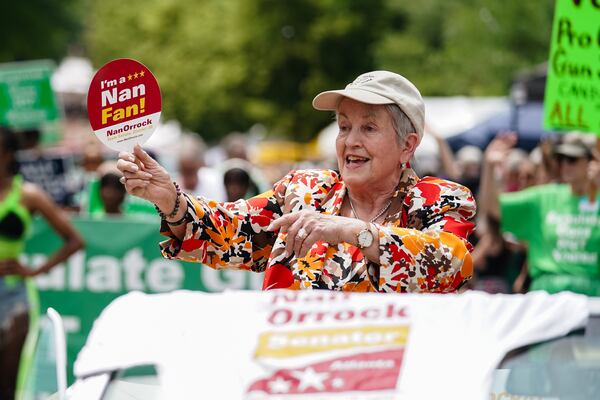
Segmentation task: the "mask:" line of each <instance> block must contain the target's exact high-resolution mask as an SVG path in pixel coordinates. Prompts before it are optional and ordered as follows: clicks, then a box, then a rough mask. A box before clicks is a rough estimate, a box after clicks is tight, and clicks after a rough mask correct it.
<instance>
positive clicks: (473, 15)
mask: <svg viewBox="0 0 600 400" xmlns="http://www.w3.org/2000/svg"><path fill="white" fill-rule="evenodd" d="M554 1H555V0H536V1H520V0H512V1H494V0H461V1H439V0H420V1H414V2H408V1H403V0H387V2H386V7H388V8H389V9H390V11H391V12H392V13H393V14H394V15H396V19H398V20H401V21H407V22H408V23H407V24H403V25H401V26H391V27H390V28H389V34H387V35H386V36H385V37H384V39H383V40H382V41H381V42H380V43H378V44H377V50H376V63H377V65H378V66H380V67H381V68H384V69H391V70H395V71H399V72H401V73H402V74H404V75H406V76H407V77H409V78H410V79H411V80H413V81H414V82H415V84H416V85H417V86H418V87H419V89H420V90H421V91H422V93H423V94H425V95H440V96H442V95H475V96H485V95H504V94H506V93H507V90H508V88H509V84H510V81H511V77H512V75H513V74H514V73H515V72H517V71H518V70H521V69H523V68H526V67H530V66H532V65H535V64H538V63H541V62H544V61H545V60H546V59H547V57H548V49H549V41H550V33H551V28H552V17H553V12H554Z"/></svg>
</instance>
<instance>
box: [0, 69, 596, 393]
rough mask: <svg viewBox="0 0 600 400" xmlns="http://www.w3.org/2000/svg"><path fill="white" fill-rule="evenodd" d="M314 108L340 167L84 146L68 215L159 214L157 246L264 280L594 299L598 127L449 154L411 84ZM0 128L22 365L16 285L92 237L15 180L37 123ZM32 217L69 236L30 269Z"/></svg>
mask: <svg viewBox="0 0 600 400" xmlns="http://www.w3.org/2000/svg"><path fill="white" fill-rule="evenodd" d="M361 90H362V91H361ZM365 93H367V94H365ZM377 96H379V97H377ZM313 105H314V106H315V108H317V109H319V110H329V111H333V112H335V114H336V119H337V121H338V125H339V134H338V139H337V142H336V149H337V160H322V163H321V164H319V163H315V162H314V161H312V162H311V164H310V165H308V166H309V167H311V168H312V169H306V167H307V164H303V165H302V168H298V169H293V170H292V171H290V172H288V173H286V172H287V171H286V172H282V173H281V174H280V175H279V176H273V173H272V171H273V169H272V168H271V169H270V170H269V171H265V170H264V169H263V166H259V165H257V163H255V162H253V160H252V157H251V156H250V155H249V154H248V145H247V143H246V142H245V137H244V135H241V134H239V133H235V134H231V135H229V136H227V137H226V138H225V139H224V140H223V141H222V142H221V144H220V145H219V147H218V148H219V149H220V151H219V152H218V153H219V154H220V157H217V158H218V159H219V161H218V162H214V161H213V164H212V165H209V163H208V162H207V157H206V154H207V146H206V144H205V143H204V141H203V140H202V139H201V137H200V136H199V135H196V134H185V135H183V136H182V137H181V138H180V139H179V141H178V144H179V152H178V155H177V160H176V163H174V164H173V165H174V170H173V171H167V170H166V169H164V168H163V167H162V166H161V164H160V163H161V154H160V152H157V153H153V152H150V151H144V150H143V149H141V148H139V147H138V148H136V150H135V152H134V153H131V154H130V153H122V154H121V155H120V156H119V157H118V158H117V157H116V155H111V153H107V152H105V151H104V150H103V149H102V148H101V147H100V144H99V143H90V144H89V145H88V146H85V147H84V148H83V149H82V150H81V154H80V155H79V158H78V159H77V165H76V168H75V171H76V173H75V175H74V176H75V177H76V179H74V180H73V181H74V182H75V183H76V186H77V188H78V190H77V193H75V196H74V198H73V200H72V201H70V202H65V204H62V208H63V209H64V210H65V211H68V212H70V213H76V214H79V215H81V216H89V217H90V218H98V219H103V218H110V217H114V216H127V217H132V218H133V217H135V218H148V219H153V220H156V219H157V217H158V216H160V217H161V218H162V225H161V233H163V234H164V235H166V236H167V237H168V240H167V241H166V242H164V243H162V244H161V249H162V251H163V255H165V256H166V257H171V258H180V259H184V260H188V261H197V262H201V263H203V264H206V265H209V266H212V267H214V268H224V267H228V268H237V269H247V270H251V271H255V272H265V281H264V282H265V283H264V287H265V288H266V289H269V288H295V289H298V288H318V289H334V290H354V291H400V292H431V291H434V292H452V291H457V290H461V291H462V290H468V289H474V290H483V291H486V292H489V293H524V292H527V291H529V290H546V291H549V292H551V293H554V292H559V291H562V290H571V291H574V292H577V293H583V294H587V295H591V296H600V268H599V266H600V261H599V260H598V253H599V252H598V249H599V248H600V211H599V206H598V204H599V199H598V196H597V195H598V187H600V164H599V161H598V155H597V153H596V150H595V147H596V141H595V137H594V136H593V135H589V134H581V133H570V134H567V135H556V136H555V137H551V138H548V139H545V140H544V141H542V142H541V143H540V144H539V146H538V147H537V148H535V149H534V150H533V151H531V152H529V153H528V152H526V151H524V150H522V149H519V148H516V147H515V145H516V142H517V140H516V139H517V135H518V132H502V133H499V135H498V136H497V137H496V138H495V139H493V140H492V141H491V142H490V143H489V145H488V146H487V148H485V149H480V148H478V147H475V146H465V147H463V148H461V149H458V150H457V151H456V152H454V151H453V150H452V149H451V148H450V146H449V145H448V143H447V142H446V141H445V139H444V138H443V137H442V136H440V135H439V134H437V133H436V132H433V131H432V130H431V129H429V128H428V127H427V126H425V119H424V109H423V102H422V99H421V97H420V94H419V93H418V90H417V89H416V88H414V86H413V85H412V84H411V83H410V82H408V81H407V80H406V79H405V78H403V77H401V76H399V75H396V74H391V73H387V72H381V71H377V72H372V73H368V74H365V75H363V76H360V77H359V78H357V80H356V81H354V82H353V83H351V84H350V85H348V87H346V89H344V90H339V91H329V92H324V93H321V94H320V95H319V96H317V97H316V98H315V101H314V103H313ZM424 134H425V135H432V136H433V137H434V138H435V139H436V141H437V144H438V149H439V151H438V159H437V160H435V162H433V163H431V164H428V163H427V162H418V161H415V159H414V158H413V155H414V151H415V149H416V147H417V146H418V145H419V142H420V140H421V138H422V136H423V135H424ZM1 136H2V137H1V140H0V161H1V162H0V185H1V186H0V197H1V198H0V252H3V253H2V254H0V259H1V261H0V300H1V301H0V311H1V312H2V313H1V314H0V323H1V328H2V330H1V331H0V362H1V363H2V365H3V368H5V366H6V368H7V369H6V370H11V371H16V367H15V365H16V364H14V361H15V355H14V354H13V353H14V352H11V351H8V350H7V349H8V348H9V347H10V349H16V348H18V347H19V346H20V343H22V341H23V340H24V335H25V333H26V328H25V326H26V322H25V321H26V319H27V307H26V296H25V291H26V288H25V285H26V280H23V279H21V278H23V277H27V276H31V275H36V274H39V273H44V272H47V271H48V270H49V269H50V268H52V267H53V266H54V265H56V264H58V263H60V262H62V261H64V260H65V259H66V258H68V257H69V256H70V255H71V254H73V253H74V252H75V251H77V250H78V249H80V248H81V247H82V246H83V245H84V244H83V241H82V239H81V237H80V236H79V234H78V233H77V232H76V230H75V229H74V228H73V226H72V225H71V224H69V223H68V222H67V219H66V217H65V216H64V214H63V213H61V212H60V207H59V205H57V204H55V202H54V201H52V199H51V198H50V196H48V195H47V194H45V193H44V191H43V190H41V189H40V188H39V187H38V186H35V185H32V184H30V183H27V182H22V179H21V178H20V176H19V174H18V173H17V172H18V170H17V169H16V165H17V163H16V160H17V158H18V156H17V155H18V154H19V151H20V152H25V153H31V152H33V153H36V154H39V155H40V156H41V155H43V153H44V150H42V148H41V146H40V144H39V139H40V137H39V132H36V131H35V130H30V131H22V132H15V131H11V130H10V129H8V128H2V130H1ZM212 159H213V160H214V157H212ZM336 163H337V168H333V169H326V168H324V166H326V165H327V166H329V165H332V164H336ZM140 165H141V166H142V167H140ZM415 171H416V172H415ZM435 176H438V177H439V178H436V177H435ZM267 177H269V178H267ZM342 177H343V179H342ZM173 182H177V183H178V184H177V185H174V184H173ZM476 203H477V214H476V211H475V210H476V205H475V204H476ZM157 208H158V209H157ZM157 211H158V213H157ZM36 212H38V213H39V214H41V215H42V216H43V217H44V218H46V219H47V220H48V222H49V223H50V225H51V226H52V227H53V228H54V229H55V230H56V232H57V233H58V234H59V235H60V236H61V237H62V238H63V239H64V245H63V247H61V248H60V249H59V250H58V251H57V252H56V253H55V254H54V255H53V256H51V257H49V259H48V262H47V263H46V264H45V265H43V266H42V267H41V268H39V269H37V270H35V271H31V270H29V269H27V268H25V267H24V266H22V265H21V264H19V263H18V261H16V260H18V256H19V253H20V252H21V251H22V248H23V246H22V244H23V242H24V240H25V238H26V236H25V234H26V231H27V229H26V228H27V225H28V224H29V222H30V218H31V215H32V214H34V213H36ZM188 224H191V226H192V229H187V226H188ZM224 227H225V228H224ZM228 227H234V228H232V229H231V230H230V229H229V228H228ZM475 228H476V229H475ZM190 232H191V233H190ZM186 235H187V236H186ZM186 240H187V241H190V240H192V241H195V242H194V243H191V242H188V243H187V244H186V243H184V242H185V241H186ZM217 242H218V243H219V244H218V245H217V244H215V243H217ZM221 242H222V243H221ZM319 243H324V245H319ZM15 244H18V245H15ZM359 250H360V251H359ZM427 260H429V261H427ZM397 265H401V266H403V268H406V271H408V272H407V273H404V272H402V271H400V272H399V271H398V268H397ZM324 271H325V272H324ZM348 271H352V273H351V274H350V273H348ZM406 271H405V272H406ZM15 276H16V278H15ZM15 343H17V345H15ZM11 360H12V361H11ZM10 362H13V364H9V363H10ZM0 381H2V385H3V387H2V390H3V392H2V393H9V392H10V390H13V389H12V388H11V387H10V384H9V383H7V382H9V381H10V382H14V374H13V375H11V376H8V375H6V376H4V378H2V379H0ZM5 383H6V384H5ZM0 395H1V393H0ZM0 397H2V398H4V396H0ZM7 398H10V397H8V396H7Z"/></svg>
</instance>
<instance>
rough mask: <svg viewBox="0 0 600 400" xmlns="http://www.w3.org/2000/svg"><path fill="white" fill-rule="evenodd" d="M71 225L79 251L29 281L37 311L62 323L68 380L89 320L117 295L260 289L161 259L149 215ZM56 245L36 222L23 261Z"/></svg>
mask: <svg viewBox="0 0 600 400" xmlns="http://www.w3.org/2000/svg"><path fill="white" fill-rule="evenodd" d="M73 223H74V225H75V227H76V228H77V229H78V230H79V232H80V233H81V234H82V236H83V238H84V240H85V249H84V250H83V251H80V252H78V253H76V254H74V255H73V256H72V257H71V258H70V259H69V260H67V262H66V263H65V265H58V266H56V267H55V268H54V269H52V270H51V271H50V272H49V273H48V274H46V275H43V276H39V277H37V278H36V279H35V284H36V286H37V287H38V289H39V292H40V304H41V307H40V308H41V310H40V312H41V313H45V312H46V309H47V308H48V307H54V308H55V309H56V310H57V311H58V312H59V313H60V314H61V316H62V317H63V319H64V322H65V330H66V331H67V347H68V362H69V376H70V380H71V381H72V366H73V362H74V360H75V357H76V356H77V353H78V352H79V350H80V349H81V347H82V346H83V345H84V344H85V340H86V338H87V335H88V333H89V331H90V330H91V328H92V324H93V322H94V320H95V319H96V318H97V317H98V315H100V312H101V311H102V310H103V309H104V307H106V306H107V305H108V304H109V303H110V302H111V301H112V300H114V299H115V298H117V297H118V296H120V295H122V294H125V293H127V292H129V291H132V290H139V291H143V292H146V293H163V292H170V291H173V290H178V289H188V290H199V291H207V292H220V291H223V290H225V289H260V288H261V287H262V275H261V274H255V273H248V272H244V271H229V270H226V271H223V270H221V271H216V270H213V269H211V268H208V267H206V266H203V265H200V264H192V263H186V262H180V261H175V260H167V259H165V258H163V257H162V255H161V254H160V251H159V248H158V243H159V242H160V241H162V240H164V239H165V238H164V237H163V236H161V235H160V234H159V233H158V231H159V220H158V217H154V216H151V217H150V218H149V220H140V219H139V218H119V219H105V220H94V219H84V218H77V219H74V221H73ZM60 245H61V239H60V238H59V237H58V236H57V235H56V234H55V233H54V231H53V230H52V229H51V228H50V227H49V226H48V225H47V224H46V223H45V222H44V221H43V220H40V219H37V220H36V221H35V224H34V225H33V229H32V235H31V237H30V238H29V240H28V242H27V246H26V251H25V253H26V254H25V257H24V260H25V262H27V263H28V264H29V265H33V266H35V265H40V264H41V263H43V262H44V260H45V259H46V258H47V257H48V255H51V254H52V253H53V252H54V251H55V250H56V249H57V248H59V247H60ZM173 312H177V310H173ZM131 317H132V318H135V315H132V316H131ZM190 318H193V316H190Z"/></svg>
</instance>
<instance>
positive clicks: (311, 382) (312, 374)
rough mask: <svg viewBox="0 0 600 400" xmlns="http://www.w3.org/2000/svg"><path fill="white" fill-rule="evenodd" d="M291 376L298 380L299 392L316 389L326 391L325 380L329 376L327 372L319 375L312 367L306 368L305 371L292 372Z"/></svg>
mask: <svg viewBox="0 0 600 400" xmlns="http://www.w3.org/2000/svg"><path fill="white" fill-rule="evenodd" d="M290 374H291V375H292V376H293V377H294V378H296V379H298V380H299V381H300V383H299V384H298V391H302V390H306V389H308V388H311V387H312V388H315V389H316V390H324V389H325V384H324V383H323V382H324V381H325V379H327V377H328V376H329V374H328V373H327V372H321V373H318V372H316V371H315V370H314V369H312V368H311V367H309V368H306V369H305V370H304V371H291V372H290Z"/></svg>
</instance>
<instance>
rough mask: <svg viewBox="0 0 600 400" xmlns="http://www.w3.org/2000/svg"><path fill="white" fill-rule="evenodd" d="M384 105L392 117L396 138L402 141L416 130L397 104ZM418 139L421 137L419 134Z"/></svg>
mask: <svg viewBox="0 0 600 400" xmlns="http://www.w3.org/2000/svg"><path fill="white" fill-rule="evenodd" d="M384 106H385V110H386V111H387V112H388V114H389V115H390V117H391V118H392V126H393V127H394V130H395V131H396V134H397V135H398V139H400V140H401V141H404V140H405V139H406V137H407V136H408V134H409V133H413V132H414V133H416V132H417V130H416V129H415V126H414V125H413V123H412V122H411V120H410V119H409V118H408V116H407V115H406V114H405V113H404V111H402V109H401V108H400V107H398V105H397V104H385V105H384ZM419 139H421V135H419Z"/></svg>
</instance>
